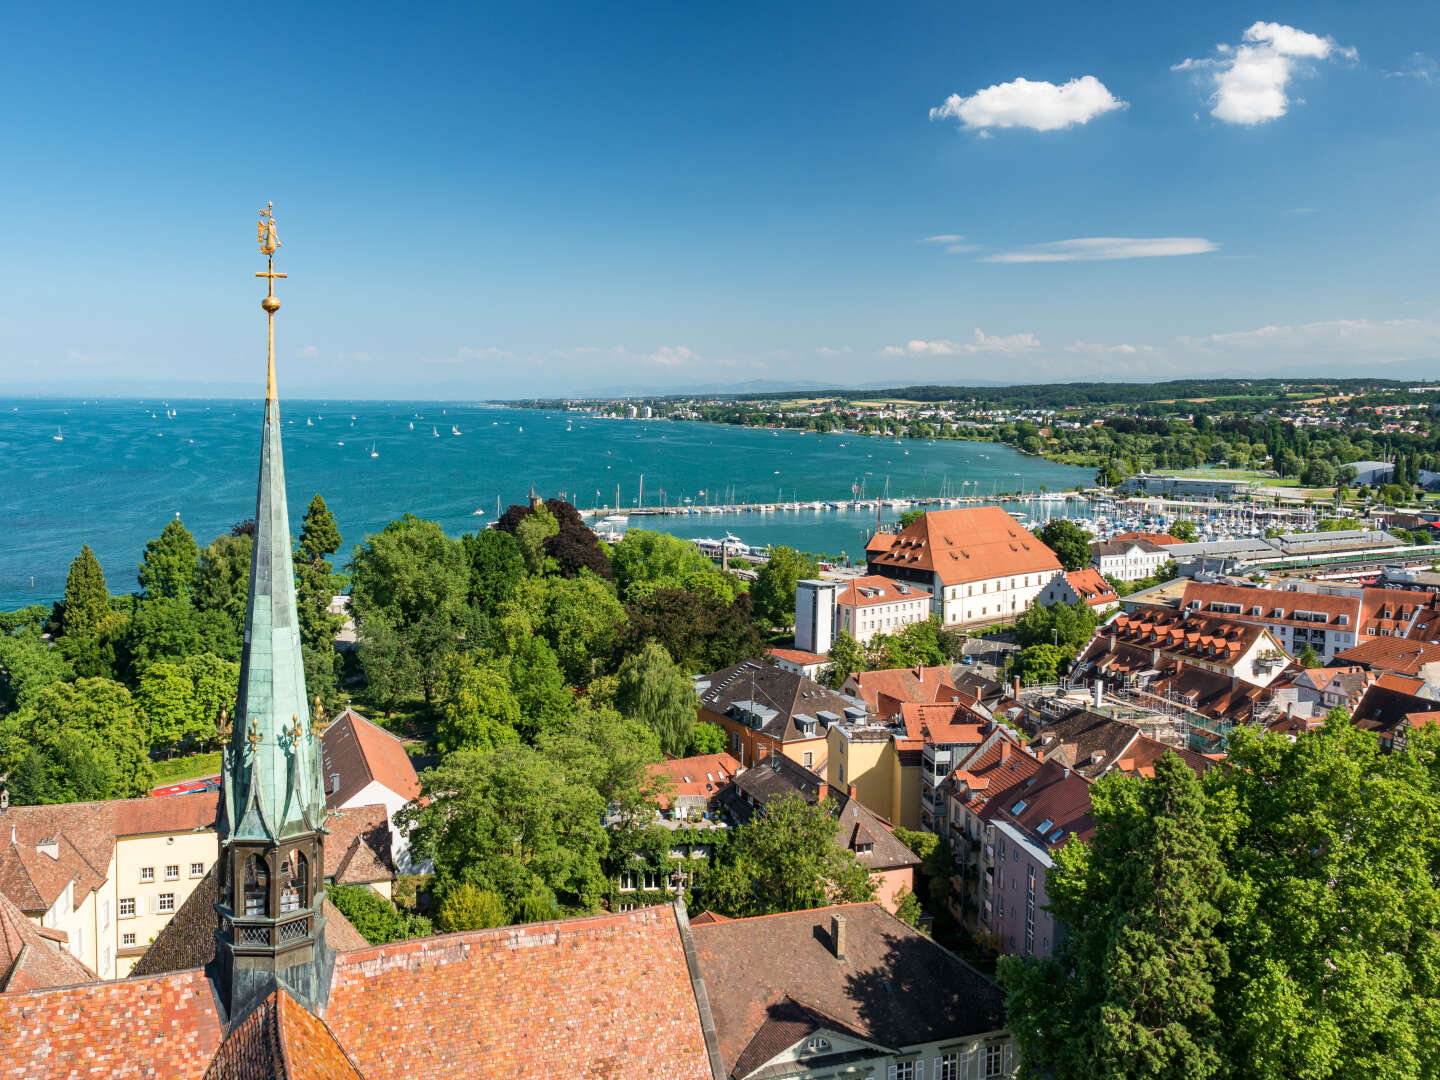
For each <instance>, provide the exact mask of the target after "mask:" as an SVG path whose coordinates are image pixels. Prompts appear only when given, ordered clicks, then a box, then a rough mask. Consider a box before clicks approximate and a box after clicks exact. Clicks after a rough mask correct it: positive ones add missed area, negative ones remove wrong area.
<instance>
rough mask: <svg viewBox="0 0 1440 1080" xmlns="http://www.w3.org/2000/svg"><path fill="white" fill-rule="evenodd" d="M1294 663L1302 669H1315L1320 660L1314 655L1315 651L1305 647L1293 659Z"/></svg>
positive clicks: (1307, 646)
mask: <svg viewBox="0 0 1440 1080" xmlns="http://www.w3.org/2000/svg"><path fill="white" fill-rule="evenodd" d="M1295 661H1296V663H1298V664H1299V665H1300V666H1301V667H1304V668H1317V667H1319V666H1320V658H1319V657H1318V656H1316V655H1315V650H1314V649H1312V648H1311V647H1310V646H1309V645H1306V646H1305V648H1304V649H1303V650H1301V653H1300V655H1299V656H1297V657H1296V658H1295Z"/></svg>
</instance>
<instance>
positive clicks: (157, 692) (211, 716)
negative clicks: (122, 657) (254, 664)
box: [135, 653, 240, 754]
mask: <svg viewBox="0 0 1440 1080" xmlns="http://www.w3.org/2000/svg"><path fill="white" fill-rule="evenodd" d="M239 683H240V665H239V664H237V663H235V662H233V661H231V660H224V659H221V658H220V657H218V656H216V655H215V654H213V653H197V654H196V655H194V656H187V657H185V658H184V659H183V660H179V661H174V662H171V661H160V662H158V663H155V664H151V665H150V666H149V667H148V668H146V669H145V672H144V674H142V675H141V676H140V681H139V685H138V686H137V688H136V690H135V702H136V704H137V705H139V707H140V711H141V712H142V713H144V715H145V719H146V734H147V738H148V740H149V746H150V749H151V751H152V752H157V753H167V754H168V753H174V752H177V751H182V750H184V751H193V750H199V749H206V748H209V747H213V746H216V745H218V744H219V732H218V730H217V721H218V719H219V716H220V711H221V710H222V709H224V710H225V711H227V712H233V711H234V708H235V698H236V695H237V693H238V690H239Z"/></svg>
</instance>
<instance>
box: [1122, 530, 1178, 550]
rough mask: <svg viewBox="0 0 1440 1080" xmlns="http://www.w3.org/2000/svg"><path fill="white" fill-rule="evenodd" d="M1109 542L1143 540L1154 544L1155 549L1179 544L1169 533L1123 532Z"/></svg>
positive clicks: (1176, 538)
mask: <svg viewBox="0 0 1440 1080" xmlns="http://www.w3.org/2000/svg"><path fill="white" fill-rule="evenodd" d="M1110 539H1111V540H1144V541H1146V542H1147V543H1150V544H1154V545H1155V546H1156V547H1170V546H1171V545H1173V544H1178V543H1181V540H1180V538H1179V537H1176V536H1171V535H1170V534H1169V533H1153V532H1123V533H1116V534H1115V535H1114V536H1112V537H1111V538H1110Z"/></svg>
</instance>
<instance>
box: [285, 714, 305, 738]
mask: <svg viewBox="0 0 1440 1080" xmlns="http://www.w3.org/2000/svg"><path fill="white" fill-rule="evenodd" d="M285 734H286V735H289V736H290V742H291V744H292V745H293V744H295V743H298V742H299V741H300V736H301V735H304V734H305V729H304V728H302V727H301V726H300V717H298V716H296V715H295V714H294V713H291V714H290V729H289V730H288V731H286V732H285Z"/></svg>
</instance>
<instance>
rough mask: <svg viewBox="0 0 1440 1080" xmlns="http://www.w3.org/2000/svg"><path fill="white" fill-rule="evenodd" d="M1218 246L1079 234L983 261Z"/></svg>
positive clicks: (1195, 251)
mask: <svg viewBox="0 0 1440 1080" xmlns="http://www.w3.org/2000/svg"><path fill="white" fill-rule="evenodd" d="M1216 248H1217V245H1215V244H1214V243H1212V242H1211V241H1209V240H1206V239H1205V238H1204V237H1200V236H1142V237H1134V236H1081V237H1077V238H1075V239H1073V240H1055V241H1052V242H1051V243H1048V244H1031V245H1030V246H1029V247H1025V248H1021V249H1020V250H1018V251H1003V252H1000V253H999V254H998V255H987V256H985V258H984V259H982V260H981V261H982V262H993V263H1051V262H1102V261H1107V260H1110V259H1151V258H1158V257H1160V256H1169V255H1203V254H1205V253H1206V252H1208V251H1215V250H1216Z"/></svg>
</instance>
